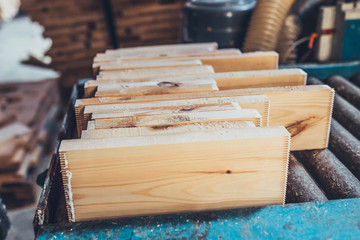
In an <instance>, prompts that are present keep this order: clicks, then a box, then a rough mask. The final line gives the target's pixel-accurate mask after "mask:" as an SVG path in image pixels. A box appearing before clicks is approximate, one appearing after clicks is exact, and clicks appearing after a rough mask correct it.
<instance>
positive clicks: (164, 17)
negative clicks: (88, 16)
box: [111, 0, 185, 47]
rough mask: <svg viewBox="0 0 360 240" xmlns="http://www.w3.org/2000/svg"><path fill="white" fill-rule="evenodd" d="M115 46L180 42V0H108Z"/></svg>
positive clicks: (182, 5) (182, 4)
mask: <svg viewBox="0 0 360 240" xmlns="http://www.w3.org/2000/svg"><path fill="white" fill-rule="evenodd" d="M111 3H112V8H113V18H114V23H115V26H116V35H117V39H118V46H119V47H133V46H142V45H154V44H169V43H179V42H181V40H182V38H181V36H182V35H181V26H182V21H181V16H182V10H183V7H184V3H185V1H184V0H170V1H168V0H167V1H161V0H140V1H131V0H111Z"/></svg>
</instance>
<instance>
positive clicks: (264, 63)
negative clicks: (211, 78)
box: [100, 52, 279, 75]
mask: <svg viewBox="0 0 360 240" xmlns="http://www.w3.org/2000/svg"><path fill="white" fill-rule="evenodd" d="M278 58H279V56H278V54H277V53H275V52H254V53H244V54H239V55H229V56H226V55H225V56H203V57H201V58H199V57H187V58H182V59H181V60H182V61H184V64H185V63H186V61H187V62H188V63H187V65H198V64H199V63H202V64H203V65H209V66H212V67H213V69H214V71H215V72H216V73H221V72H234V71H254V70H268V69H277V68H278ZM191 60H193V61H195V62H190V61H191ZM171 61H174V63H171ZM156 62H158V64H156ZM162 62H163V60H161V61H159V60H152V61H147V62H140V61H139V62H137V61H131V62H118V63H112V64H106V65H103V66H101V67H100V72H101V73H110V72H118V71H122V70H127V69H141V68H149V66H154V65H155V66H156V65H157V66H158V67H159V64H161V63H162ZM177 62H179V60H170V59H169V60H168V62H167V64H168V65H171V64H173V65H175V64H176V63H177ZM160 66H161V65H160ZM180 66H181V65H180ZM108 75H109V74H108Z"/></svg>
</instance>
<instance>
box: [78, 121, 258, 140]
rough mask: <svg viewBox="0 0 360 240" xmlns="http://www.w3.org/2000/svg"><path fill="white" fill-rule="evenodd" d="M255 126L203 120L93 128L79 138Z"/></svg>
mask: <svg viewBox="0 0 360 240" xmlns="http://www.w3.org/2000/svg"><path fill="white" fill-rule="evenodd" d="M249 127H256V126H255V124H254V123H253V122H248V121H233V122H228V121H225V122H215V123H214V122H205V123H193V124H187V125H172V126H166V127H156V126H155V127H154V126H151V127H136V128H112V129H95V130H84V131H82V133H81V139H100V138H118V137H131V136H151V135H165V134H176V133H186V132H199V131H204V130H205V129H206V130H210V129H222V128H249Z"/></svg>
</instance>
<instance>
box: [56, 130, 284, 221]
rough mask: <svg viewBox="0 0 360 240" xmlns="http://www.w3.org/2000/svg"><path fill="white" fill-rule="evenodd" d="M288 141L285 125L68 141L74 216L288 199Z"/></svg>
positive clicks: (62, 152)
mask: <svg viewBox="0 0 360 240" xmlns="http://www.w3.org/2000/svg"><path fill="white" fill-rule="evenodd" d="M289 143H290V136H289V134H288V132H287V131H286V130H285V128H283V127H270V128H242V129H221V130H216V131H203V132H200V133H199V132H194V133H186V134H177V135H176V137H172V136H171V135H156V136H146V137H144V136H139V137H123V138H112V139H111V140H110V139H89V140H65V141H62V143H61V146H60V149H59V157H60V163H61V169H62V171H61V172H62V176H63V183H64V187H65V188H64V189H65V195H66V200H67V210H68V216H69V221H72V222H74V221H83V220H94V219H104V218H114V217H125V216H137V215H149V214H165V213H174V212H185V211H201V210H217V209H228V208H238V207H249V206H263V205H269V204H281V203H283V201H284V196H285V186H286V175H287V164H288V153H289ZM259 146H261V149H262V151H259ZM145 156H146V157H145ZM89 176H92V177H91V178H89Z"/></svg>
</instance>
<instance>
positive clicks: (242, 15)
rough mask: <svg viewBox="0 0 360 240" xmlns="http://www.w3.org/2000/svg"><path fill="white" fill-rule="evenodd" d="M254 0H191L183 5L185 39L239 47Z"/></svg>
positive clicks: (220, 45)
mask: <svg viewBox="0 0 360 240" xmlns="http://www.w3.org/2000/svg"><path fill="white" fill-rule="evenodd" d="M255 4H256V0H191V1H190V2H187V3H186V5H185V8H184V18H183V40H184V42H187V43H190V42H217V43H218V44H219V47H220V48H233V47H236V48H241V47H242V43H243V41H244V37H245V33H246V29H247V26H248V24H249V20H250V17H251V13H252V10H253V9H254V7H255Z"/></svg>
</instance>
